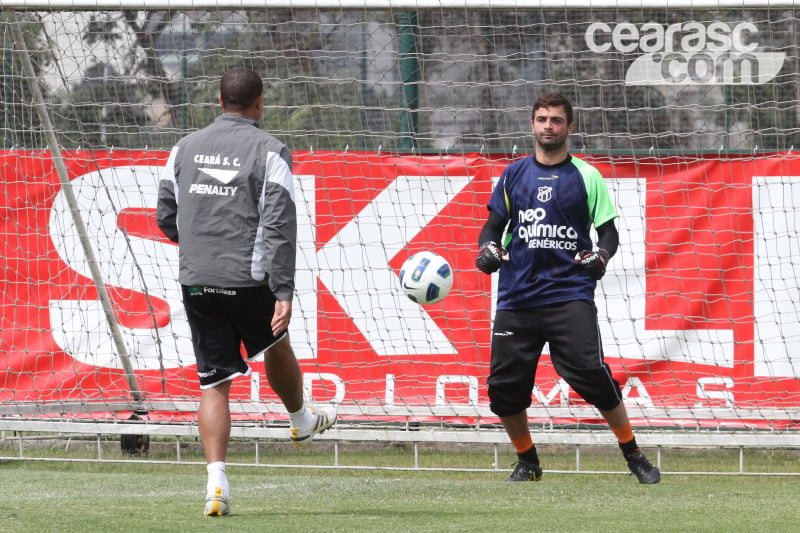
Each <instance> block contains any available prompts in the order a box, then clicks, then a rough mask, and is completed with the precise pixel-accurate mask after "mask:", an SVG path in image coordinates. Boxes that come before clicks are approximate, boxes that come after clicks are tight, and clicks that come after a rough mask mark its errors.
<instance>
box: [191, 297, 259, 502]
mask: <svg viewBox="0 0 800 533" xmlns="http://www.w3.org/2000/svg"><path fill="white" fill-rule="evenodd" d="M232 297H233V296H231V295H230V294H228V293H226V292H225V291H223V290H220V289H217V288H215V287H187V286H184V287H183V304H184V308H185V309H186V318H187V320H188V322H189V328H190V330H191V333H192V344H193V346H194V352H195V360H196V362H197V374H198V377H199V379H200V389H201V395H200V411H199V413H198V430H199V432H200V439H201V442H202V443H203V451H204V453H205V456H206V470H207V472H208V480H207V484H206V485H207V486H206V489H207V490H206V507H205V514H206V516H224V515H227V514H229V513H230V487H229V485H228V480H227V477H226V474H225V460H226V456H227V452H228V441H229V439H230V427H231V419H230V406H229V399H230V398H229V395H230V387H231V384H232V382H233V379H234V378H236V377H237V376H246V375H249V374H250V367H248V366H247V364H246V363H245V362H244V360H242V357H241V354H240V351H239V347H240V344H241V341H240V340H239V335H238V333H237V332H236V327H235V325H234V324H233V323H232V322H231V320H230V315H229V313H228V312H227V308H226V303H225V302H226V301H227V300H228V299H229V298H232Z"/></svg>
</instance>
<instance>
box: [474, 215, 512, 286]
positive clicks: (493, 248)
mask: <svg viewBox="0 0 800 533" xmlns="http://www.w3.org/2000/svg"><path fill="white" fill-rule="evenodd" d="M506 224H508V221H507V220H506V219H505V218H503V217H501V216H500V215H498V214H497V213H495V212H494V211H491V210H490V211H489V217H488V218H487V219H486V223H485V224H484V225H483V228H482V229H481V232H480V235H479V236H478V257H477V258H476V259H475V266H477V267H478V270H480V271H481V272H484V273H485V274H491V273H492V272H497V271H498V270H499V269H500V267H501V266H503V263H504V262H506V261H508V252H506V251H505V250H504V249H503V247H502V246H500V244H498V243H500V242H501V240H502V238H503V231H505V228H506Z"/></svg>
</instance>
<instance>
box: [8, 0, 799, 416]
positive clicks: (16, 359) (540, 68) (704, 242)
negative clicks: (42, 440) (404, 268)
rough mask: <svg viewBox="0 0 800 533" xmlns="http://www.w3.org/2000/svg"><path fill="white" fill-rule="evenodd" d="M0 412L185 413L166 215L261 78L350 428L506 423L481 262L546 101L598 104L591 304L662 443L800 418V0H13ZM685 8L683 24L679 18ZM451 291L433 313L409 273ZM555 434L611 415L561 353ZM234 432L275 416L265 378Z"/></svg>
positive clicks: (322, 360) (548, 403)
mask: <svg viewBox="0 0 800 533" xmlns="http://www.w3.org/2000/svg"><path fill="white" fill-rule="evenodd" d="M2 4H3V10H2V11H0V30H1V31H2V44H1V45H0V49H1V50H2V65H3V67H2V76H0V90H1V91H2V94H3V101H4V105H3V109H2V124H0V143H2V147H0V172H2V180H1V181H0V183H1V185H0V243H2V253H0V361H1V362H2V363H1V364H0V401H1V402H2V403H0V409H1V411H0V414H2V415H4V419H7V418H8V417H32V416H36V417H42V416H50V415H57V416H64V414H65V413H71V414H70V415H69V416H79V415H78V414H80V416H91V417H94V418H96V417H101V418H102V417H111V418H114V417H118V416H120V415H119V413H126V412H129V411H132V410H141V411H146V412H148V413H149V414H150V415H151V417H152V418H153V419H155V418H164V419H168V420H183V419H187V418H188V419H191V418H192V417H193V412H194V410H195V409H196V402H197V400H198V398H199V390H198V382H197V375H196V370H195V368H194V366H193V365H194V357H193V353H192V345H191V341H190V338H189V329H188V325H187V323H186V319H185V315H184V312H183V307H182V304H181V301H180V293H179V286H178V282H177V249H176V247H175V246H174V245H172V244H171V243H169V242H168V241H167V240H166V239H165V238H164V236H163V235H162V234H161V233H160V231H159V230H158V228H157V226H156V225H155V203H156V192H157V186H158V180H159V172H160V169H161V168H162V167H163V165H164V164H165V162H166V157H167V154H168V151H169V149H170V148H171V146H172V145H173V144H174V143H175V142H176V141H177V140H178V139H179V138H180V137H181V136H183V135H186V134H187V133H190V132H192V131H195V130H197V129H199V128H202V127H204V126H206V125H208V124H209V123H210V122H211V121H213V120H214V118H215V117H216V116H217V115H218V113H219V109H218V102H217V91H218V83H219V78H220V76H221V74H222V73H223V72H225V71H226V70H227V69H229V68H231V67H235V66H247V67H250V68H253V69H255V70H256V71H257V72H258V73H259V74H260V75H261V76H262V77H263V79H264V81H265V87H266V89H265V103H266V111H265V114H264V119H263V127H264V128H265V129H267V130H269V131H270V132H271V133H273V134H274V135H275V136H276V137H278V138H279V139H281V140H283V141H284V142H286V143H287V144H288V145H289V146H290V147H291V148H292V150H293V153H294V160H295V164H294V173H295V179H296V189H297V205H298V216H299V253H298V271H297V277H296V285H297V291H296V296H295V307H294V318H293V323H292V326H291V331H290V334H291V338H292V343H293V346H294V348H295V350H296V352H297V354H298V357H299V358H300V360H301V364H302V367H303V371H304V376H305V378H304V379H305V385H306V393H307V396H308V397H309V398H310V399H311V400H312V401H314V402H316V403H326V402H333V403H336V404H337V405H339V407H340V410H341V412H342V413H343V419H344V420H347V419H353V420H366V421H373V422H381V421H388V422H396V421H418V422H428V421H436V422H438V423H446V424H464V423H468V424H483V423H487V424H493V423H496V422H497V421H496V419H495V418H493V415H492V414H491V412H490V411H489V409H488V399H487V395H486V384H485V381H486V375H487V373H488V360H489V344H490V328H491V320H492V313H493V308H492V305H493V304H492V301H493V300H492V295H493V285H494V284H493V280H492V278H490V277H487V276H484V275H482V274H480V273H479V272H477V270H476V269H475V268H474V256H475V253H476V241H477V236H478V232H479V230H480V227H481V226H482V223H483V221H484V220H485V215H486V209H485V205H486V203H487V202H488V198H489V194H490V192H491V190H492V186H493V184H494V182H495V181H496V179H497V178H498V177H499V175H500V173H501V172H502V170H503V168H504V167H505V166H506V165H507V164H508V163H509V162H510V161H511V160H513V159H515V158H517V157H520V156H522V155H526V154H530V153H531V151H532V149H533V146H532V136H531V132H530V110H531V105H532V102H533V100H534V99H535V97H536V96H537V95H538V94H539V93H541V92H543V91H545V90H554V91H559V92H562V93H563V94H565V95H566V96H568V97H569V98H570V99H571V100H572V101H573V102H574V104H575V108H576V128H575V134H574V135H573V136H572V140H571V151H572V153H573V154H575V155H577V156H579V157H583V158H585V159H587V160H588V161H590V162H591V163H593V164H594V165H596V166H597V167H598V168H599V169H600V170H601V172H602V173H603V174H604V176H605V177H606V179H607V181H608V184H609V187H610V188H611V190H612V193H613V198H614V201H615V203H616V206H617V209H618V211H619V215H620V217H619V219H618V225H619V229H620V239H621V248H620V251H619V253H618V255H617V256H616V257H615V258H614V260H613V261H612V263H611V268H610V270H609V272H608V274H607V275H606V277H605V278H604V279H603V280H602V282H601V283H600V284H599V285H598V290H597V305H598V309H599V315H600V327H601V333H602V338H603V344H604V349H605V353H606V357H607V360H608V362H609V364H610V365H611V367H612V370H613V371H614V373H615V375H616V377H617V379H618V380H619V381H620V383H621V384H622V387H623V392H624V395H625V397H626V402H627V405H628V407H629V410H630V411H631V414H632V415H633V416H634V417H635V419H636V424H637V425H640V426H646V427H652V428H658V427H675V426H680V427H683V428H686V427H688V428H697V427H713V428H736V429H739V428H758V429H771V430H781V431H785V430H791V429H796V426H797V420H798V419H800V303H798V302H800V283H799V282H798V277H797V270H798V268H800V236H799V235H798V227H800V215H798V209H800V158H798V156H797V150H798V149H800V126H798V125H799V124H800V53H798V52H799V51H800V50H799V49H798V47H799V46H800V37H799V36H798V32H799V31H800V20H799V19H798V15H799V14H800V10H798V8H797V7H794V6H793V4H794V3H793V2H765V1H763V2H759V1H751V2H742V1H741V0H739V1H736V2H726V1H724V0H717V1H714V2H704V1H695V2H680V1H669V2H644V1H642V2H635V1H634V2H629V1H622V0H619V1H617V2H614V1H594V0H593V1H592V2H571V1H567V0H562V1H560V2H546V1H540V2H505V1H497V2H495V1H492V2H488V1H487V2H472V1H467V0H462V1H458V2H455V1H453V2H448V1H444V0H442V1H425V0H417V1H415V2H408V1H393V0H384V1H382V2H371V1H368V0H361V1H352V2H351V1H346V0H341V1H339V2H335V1H332V2H328V1H322V0H317V1H309V2H303V1H286V2H268V3H267V4H268V5H269V7H266V8H265V7H264V2H263V1H262V2H260V3H259V2H251V1H248V0H236V1H226V0H217V1H216V2H213V1H207V0H196V1H194V2H191V1H180V2H175V1H173V2H166V1H160V2H159V1H146V0H139V1H136V0H129V1H127V2H126V1H122V2H120V1H119V0H117V1H116V2H103V1H101V0H91V1H89V0H87V1H85V2H82V1H80V0H69V1H63V2H62V1H59V0H51V1H50V2H45V1H30V0H28V1H25V2H22V1H19V2H15V1H4V2H2ZM677 7H679V9H677ZM421 250H432V251H435V252H437V253H440V254H441V255H443V256H445V257H446V258H447V259H448V260H449V261H450V263H451V265H452V267H453V269H454V272H455V284H454V287H453V289H452V291H451V293H450V295H449V296H448V297H447V298H445V299H444V300H443V301H442V302H441V303H439V304H435V305H433V306H430V307H425V308H422V307H419V306H417V305H416V304H414V303H413V302H411V301H410V300H408V299H407V298H405V297H404V296H403V295H402V293H401V292H400V287H399V283H398V271H399V268H400V265H401V264H402V263H403V261H404V260H405V259H406V258H407V257H408V256H409V255H410V254H412V253H414V252H417V251H421ZM543 359H544V360H543V363H542V366H541V367H540V370H539V373H538V375H537V383H536V387H535V389H534V392H533V405H532V407H531V416H532V419H533V420H539V421H542V422H545V423H554V424H581V423H593V422H594V421H597V420H599V415H598V413H597V412H596V411H595V410H594V409H593V408H591V407H590V406H588V405H586V404H584V403H583V402H582V401H581V400H580V399H579V398H578V397H577V396H576V395H575V393H574V392H573V391H571V390H569V388H568V387H567V386H566V384H565V383H564V382H563V380H561V379H559V377H558V376H557V374H556V373H555V371H554V370H553V368H552V365H551V364H550V362H549V358H547V357H545V358H543ZM253 369H254V373H253V376H252V377H251V378H250V379H244V378H242V379H239V380H237V381H236V382H235V384H234V386H233V390H232V395H233V398H234V399H235V402H236V405H235V408H234V411H235V416H236V417H237V418H238V419H241V420H246V421H260V420H273V419H276V418H277V419H283V418H284V410H283V408H282V407H281V406H280V404H279V403H278V401H277V397H276V396H275V395H274V393H273V392H272V391H271V390H270V388H269V387H268V384H267V383H266V380H265V378H264V377H263V376H264V371H263V363H257V364H256V365H254V368H253Z"/></svg>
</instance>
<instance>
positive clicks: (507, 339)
mask: <svg viewBox="0 0 800 533" xmlns="http://www.w3.org/2000/svg"><path fill="white" fill-rule="evenodd" d="M532 128H533V136H534V139H535V141H536V149H535V153H534V155H533V156H528V157H525V158H523V159H520V160H518V161H515V162H514V163H512V164H510V165H509V166H508V167H507V168H506V169H505V170H504V171H503V174H502V175H501V177H500V180H499V181H498V183H497V186H496V187H495V189H494V192H493V193H492V196H491V199H490V201H489V204H488V209H489V216H488V219H487V221H486V224H485V225H484V226H483V229H482V230H481V232H480V237H479V240H478V244H479V252H478V257H477V260H476V266H477V267H478V268H479V269H480V270H481V271H482V272H485V273H486V274H491V273H493V272H496V271H498V270H499V271H500V273H499V280H498V288H497V311H496V314H495V319H494V327H493V331H492V355H491V369H490V372H489V378H488V385H489V401H490V407H491V410H492V412H493V413H495V414H496V415H497V416H498V417H500V420H501V422H502V424H503V427H504V428H505V430H506V433H507V434H508V436H509V438H510V440H511V443H512V444H513V445H514V448H515V450H516V451H517V455H518V462H517V464H516V467H515V469H514V471H513V472H512V474H511V476H510V477H509V478H508V479H509V481H538V480H539V479H540V478H541V476H542V468H541V466H540V464H539V457H538V456H537V453H536V446H535V445H534V443H533V440H532V438H531V433H530V429H529V427H528V418H527V411H526V410H527V408H528V407H529V406H530V405H531V393H532V390H533V384H534V378H535V375H536V367H537V365H538V363H539V358H540V356H541V354H542V349H543V348H544V345H545V343H549V346H550V357H551V360H552V362H553V366H554V367H555V369H556V371H557V372H558V374H559V375H560V376H561V377H562V378H563V379H564V380H565V381H566V382H567V383H568V384H569V385H570V386H571V387H572V388H573V389H574V390H575V391H576V392H577V393H578V394H579V395H580V396H581V397H582V398H583V399H584V400H585V401H586V402H588V403H590V404H592V405H594V406H595V407H597V409H598V410H599V411H600V413H601V414H602V415H603V417H604V418H605V420H606V421H607V422H608V424H609V426H610V427H611V430H612V431H613V432H614V434H615V435H616V437H617V439H618V441H619V447H620V449H621V450H622V453H623V455H624V456H625V459H626V461H627V463H628V467H629V469H630V471H631V472H632V473H633V474H635V475H636V477H637V478H638V480H639V482H640V483H645V484H652V483H658V482H659V481H660V479H661V473H660V472H659V469H658V468H656V467H655V466H653V465H652V464H651V463H650V462H649V461H648V460H647V458H646V457H645V456H644V455H643V454H642V452H641V450H639V447H638V445H637V444H636V439H635V437H634V434H633V429H632V427H631V423H630V421H629V419H628V415H627V412H626V410H625V405H624V403H623V402H622V394H621V392H620V388H619V383H618V382H617V381H616V380H615V379H614V378H613V377H612V375H611V370H610V368H609V366H608V364H606V362H605V360H604V358H603V348H602V345H601V342H600V332H599V329H598V323H597V307H596V306H595V303H594V291H595V286H596V284H597V281H598V280H599V279H601V278H602V277H603V274H605V271H606V267H607V265H608V261H609V259H611V257H613V255H614V253H615V252H616V251H617V247H618V245H619V234H618V233H617V228H616V225H615V223H614V219H615V218H616V217H617V214H616V211H615V209H614V206H613V204H612V202H611V197H610V195H609V192H608V188H607V187H606V184H605V182H604V180H603V177H602V176H601V175H600V173H599V172H598V170H597V169H596V168H594V167H592V166H591V165H589V164H588V163H585V162H584V161H581V160H580V159H578V158H576V157H574V156H572V155H570V154H569V149H568V142H567V140H568V138H569V135H570V134H571V133H572V131H573V129H574V128H575V122H574V120H573V111H572V105H571V104H570V102H569V100H567V99H566V98H564V97H563V96H562V95H560V94H556V93H546V94H543V95H541V96H540V97H539V98H537V99H536V102H535V103H534V105H533V113H532ZM592 226H594V227H595V229H596V232H597V245H596V246H595V245H594V243H593V242H592V240H591V235H590V228H591V227H592ZM504 233H507V236H508V237H507V242H504V241H503V234H504Z"/></svg>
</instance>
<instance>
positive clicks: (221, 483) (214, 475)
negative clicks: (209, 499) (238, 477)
mask: <svg viewBox="0 0 800 533" xmlns="http://www.w3.org/2000/svg"><path fill="white" fill-rule="evenodd" d="M206 471H207V472H208V484H207V485H206V492H207V493H208V494H214V488H215V487H222V494H223V495H225V496H230V493H231V488H230V486H229V485H228V477H227V476H226V475H225V462H224V461H217V462H215V463H208V464H207V465H206Z"/></svg>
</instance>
